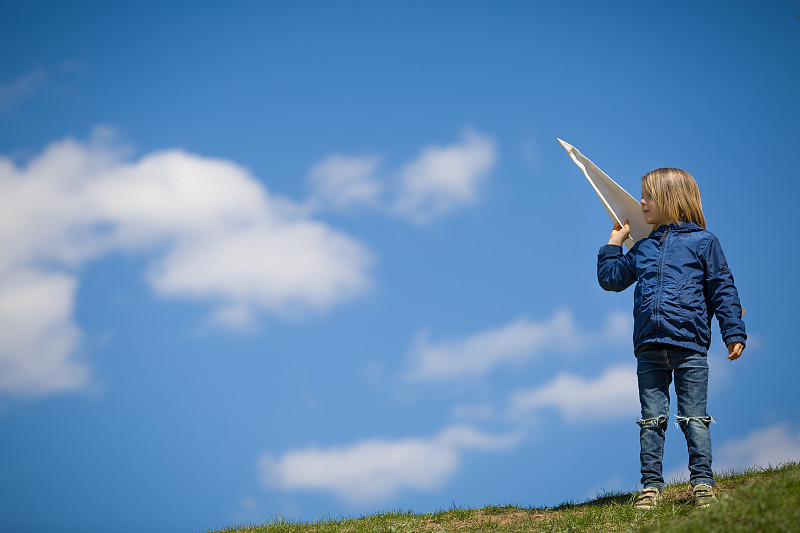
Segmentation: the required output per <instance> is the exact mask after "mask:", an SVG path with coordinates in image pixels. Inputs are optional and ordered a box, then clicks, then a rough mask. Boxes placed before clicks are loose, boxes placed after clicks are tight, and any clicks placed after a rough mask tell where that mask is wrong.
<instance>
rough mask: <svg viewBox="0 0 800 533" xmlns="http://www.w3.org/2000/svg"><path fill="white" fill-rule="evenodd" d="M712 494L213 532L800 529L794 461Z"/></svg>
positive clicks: (722, 483)
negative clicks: (657, 501)
mask: <svg viewBox="0 0 800 533" xmlns="http://www.w3.org/2000/svg"><path fill="white" fill-rule="evenodd" d="M715 492H716V493H717V497H718V498H719V503H717V504H716V505H714V506H712V507H710V508H708V509H694V506H693V505H692V495H691V489H690V488H689V485H688V483H685V482H684V483H678V484H672V485H669V486H667V487H666V488H665V489H664V498H663V499H662V503H661V505H660V506H659V507H658V508H656V509H654V510H651V511H637V510H636V509H634V508H633V497H634V496H635V494H632V493H608V494H604V495H601V496H599V497H597V498H595V499H593V500H589V501H586V502H582V503H573V502H569V503H563V504H561V505H559V506H558V507H554V508H534V507H519V506H492V507H484V508H483V509H461V508H453V509H449V510H446V511H440V512H437V513H432V514H414V513H407V512H387V513H382V514H376V515H372V516H365V517H361V518H345V519H339V520H325V521H319V522H311V523H297V522H291V521H285V520H275V521H272V522H269V523H265V524H261V525H255V524H252V525H246V526H238V527H233V528H228V529H223V530H219V533H405V532H408V533H411V532H421V533H428V532H432V533H444V532H448V533H451V532H477V531H489V532H494V533H521V532H553V533H555V532H579V531H580V532H588V531H593V532H606V531H635V532H652V533H656V532H657V533H683V532H687V533H688V532H697V531H703V532H708V531H724V532H726V533H738V532H748V533H749V532H769V533H773V532H790V531H791V532H797V531H800V463H795V462H791V463H786V464H784V465H781V466H779V467H776V468H751V469H748V470H745V471H742V472H726V473H717V474H716V485H715Z"/></svg>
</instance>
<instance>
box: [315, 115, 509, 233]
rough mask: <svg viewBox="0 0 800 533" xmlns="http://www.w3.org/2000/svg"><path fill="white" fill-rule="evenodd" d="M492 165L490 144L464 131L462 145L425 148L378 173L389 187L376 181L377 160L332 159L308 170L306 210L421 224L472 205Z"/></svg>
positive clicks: (494, 157)
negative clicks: (361, 210) (365, 213)
mask: <svg viewBox="0 0 800 533" xmlns="http://www.w3.org/2000/svg"><path fill="white" fill-rule="evenodd" d="M496 160H497V151H496V148H495V143H494V141H493V140H492V139H491V138H489V137H488V136H486V135H483V134H480V133H478V132H475V131H472V130H465V131H464V133H463V135H462V139H461V141H459V142H456V143H453V144H450V145H447V146H429V147H427V148H425V149H424V150H422V152H421V153H420V154H419V155H418V156H417V157H416V158H415V159H413V160H411V161H409V162H408V163H406V164H404V165H403V166H402V167H401V168H399V169H397V170H395V171H391V172H385V173H383V174H384V175H385V176H394V177H396V182H395V183H392V184H391V185H392V187H390V186H389V185H390V184H388V183H386V182H385V181H381V180H380V179H379V178H378V170H379V165H380V158H378V157H357V156H344V155H332V156H330V157H328V158H326V159H324V160H323V161H321V162H320V163H318V164H317V165H316V166H315V167H314V168H313V169H312V170H311V173H310V175H309V185H310V188H311V199H310V200H309V204H308V207H309V208H310V209H311V210H312V211H319V210H323V209H332V210H335V211H342V210H347V209H351V208H354V207H359V206H362V207H370V208H372V209H374V210H377V211H381V212H384V213H392V214H394V215H397V216H400V217H403V218H406V219H408V220H410V221H412V222H414V223H417V224H424V223H427V222H430V221H431V220H433V219H435V218H438V217H441V216H443V215H446V214H448V213H451V212H453V211H455V210H457V209H460V208H463V207H466V206H469V205H471V204H474V203H475V202H476V201H477V200H478V194H479V191H480V187H481V185H482V184H483V182H484V181H486V179H488V176H489V173H490V171H491V170H492V168H493V167H494V165H495V162H496ZM387 196H389V197H390V198H388V199H387V198H386V197H387Z"/></svg>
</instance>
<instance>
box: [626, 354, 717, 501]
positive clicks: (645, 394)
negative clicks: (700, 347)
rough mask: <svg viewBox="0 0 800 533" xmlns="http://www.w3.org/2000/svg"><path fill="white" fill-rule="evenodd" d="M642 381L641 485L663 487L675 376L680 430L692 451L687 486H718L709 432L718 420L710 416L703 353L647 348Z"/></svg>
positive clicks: (640, 364) (640, 357)
mask: <svg viewBox="0 0 800 533" xmlns="http://www.w3.org/2000/svg"><path fill="white" fill-rule="evenodd" d="M636 361H637V364H636V374H637V376H638V380H639V403H640V404H641V407H642V419H641V420H639V421H638V422H637V423H638V424H639V427H640V430H639V441H640V444H641V452H640V456H639V457H640V460H641V467H642V479H641V483H642V486H643V487H645V488H647V487H655V488H657V489H658V490H662V489H663V488H664V477H663V474H662V465H661V461H662V458H663V455H664V433H665V432H666V430H667V420H669V385H670V383H671V382H672V376H673V373H674V375H675V395H676V396H677V397H678V416H677V418H676V421H677V425H678V426H679V427H680V428H681V430H682V431H683V433H684V435H685V436H686V444H687V446H688V448H689V473H690V477H689V481H690V483H691V484H692V486H695V485H698V484H700V483H706V484H708V485H711V486H713V485H714V473H713V471H712V470H711V432H710V431H709V428H708V426H709V425H710V424H711V422H713V421H714V420H713V419H712V418H711V417H710V416H709V415H708V413H706V402H707V397H708V360H707V358H706V355H705V354H702V353H697V352H695V351H694V350H689V349H686V348H681V347H678V346H671V345H669V344H652V343H651V344H645V345H643V346H642V347H640V348H639V350H638V352H637V353H636Z"/></svg>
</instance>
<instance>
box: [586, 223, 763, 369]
mask: <svg viewBox="0 0 800 533" xmlns="http://www.w3.org/2000/svg"><path fill="white" fill-rule="evenodd" d="M597 281H599V282H600V286H601V287H603V289H605V290H607V291H616V292H619V291H622V290H625V289H627V288H628V287H630V286H631V284H633V282H635V281H637V282H638V283H637V284H636V290H635V292H634V295H633V317H634V322H633V346H634V350H638V349H639V348H640V347H641V346H642V344H644V343H647V342H659V343H665V344H672V345H675V346H683V347H685V348H690V349H692V350H697V352H698V353H707V352H708V347H709V346H710V345H711V316H712V315H717V320H719V329H720V332H721V333H722V339H723V340H724V341H725V344H726V345H727V344H728V343H731V342H737V341H738V342H741V343H744V342H745V340H746V339H747V334H746V333H745V329H744V321H743V320H742V305H741V303H740V302H739V295H738V294H737V292H736V287H735V286H734V284H733V275H732V274H731V271H730V269H729V268H728V263H727V261H726V260H725V255H724V254H723V253H722V247H721V246H720V244H719V241H718V240H717V238H716V237H715V236H714V235H713V234H712V233H711V232H709V231H706V230H704V229H703V228H701V227H700V226H698V225H697V224H695V223H694V222H682V223H680V224H670V225H669V226H666V225H664V226H660V227H659V228H658V229H657V230H656V231H654V232H652V233H651V234H650V235H649V236H648V237H647V238H645V239H642V240H640V241H639V242H637V243H636V244H635V245H633V247H632V248H631V250H630V251H629V252H628V253H627V254H625V255H623V254H622V247H621V246H615V245H606V246H603V247H602V248H600V252H599V253H598V256H597Z"/></svg>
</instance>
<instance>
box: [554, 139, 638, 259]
mask: <svg viewBox="0 0 800 533" xmlns="http://www.w3.org/2000/svg"><path fill="white" fill-rule="evenodd" d="M558 142H560V143H561V146H563V147H564V150H566V151H567V153H568V154H569V157H570V158H571V159H572V161H573V162H574V163H575V164H576V165H578V168H580V169H581V170H582V171H583V175H584V176H586V179H587V180H589V183H590V184H591V185H592V188H593V189H594V192H596V193H597V196H599V197H600V200H601V201H602V202H603V206H604V207H605V208H606V211H607V212H608V216H610V217H611V220H613V221H614V222H615V223H618V224H619V225H620V226H622V225H623V223H624V222H625V220H628V224H629V226H630V228H631V235H630V237H629V238H628V239H626V240H625V246H627V247H628V249H629V250H630V248H631V246H633V245H634V244H635V243H636V242H637V241H639V240H640V239H644V238H645V237H647V236H648V235H649V234H650V230H651V227H650V225H649V224H647V223H646V222H645V221H644V216H643V215H642V210H641V208H640V207H639V202H638V201H637V200H636V199H635V198H634V197H633V196H631V195H630V194H629V193H628V191H626V190H625V189H623V188H622V187H620V186H619V185H617V183H616V182H615V181H614V180H612V179H611V178H609V177H608V175H606V173H605V172H603V171H602V170H600V169H599V168H597V165H595V164H594V163H592V162H591V161H590V160H589V159H588V158H587V157H586V156H584V155H583V154H581V153H580V152H579V151H578V150H577V149H576V148H575V147H574V146H572V145H571V144H569V143H567V142H564V141H562V140H561V139H558Z"/></svg>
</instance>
